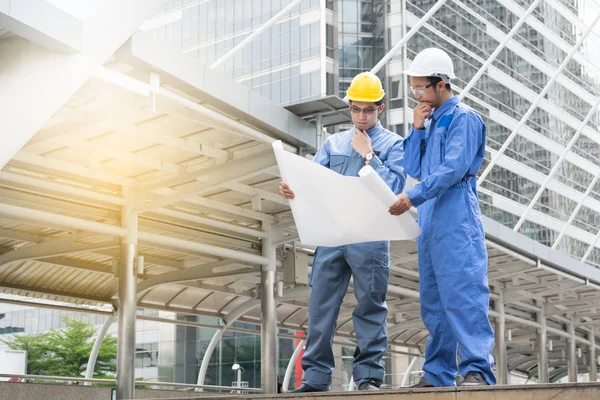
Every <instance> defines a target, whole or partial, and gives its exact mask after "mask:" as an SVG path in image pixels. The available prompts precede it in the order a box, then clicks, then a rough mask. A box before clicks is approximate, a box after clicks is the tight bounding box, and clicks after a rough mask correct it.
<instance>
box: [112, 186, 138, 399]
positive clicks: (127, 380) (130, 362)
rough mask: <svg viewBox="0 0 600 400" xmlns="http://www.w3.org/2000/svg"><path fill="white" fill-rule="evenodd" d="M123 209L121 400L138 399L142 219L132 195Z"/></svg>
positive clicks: (119, 342)
mask: <svg viewBox="0 0 600 400" xmlns="http://www.w3.org/2000/svg"><path fill="white" fill-rule="evenodd" d="M125 194H126V198H127V204H125V205H124V206H123V207H122V208H121V225H122V226H123V228H125V229H127V230H128V233H127V235H126V236H124V237H123V238H121V253H120V258H119V309H118V312H119V338H118V343H117V399H118V400H125V399H133V398H135V391H134V390H135V368H134V367H135V365H134V360H135V312H136V296H137V288H136V286H137V276H136V270H135V268H134V259H135V255H136V247H137V241H138V240H137V234H138V218H137V214H136V213H135V211H134V208H133V206H134V201H133V197H132V195H131V193H125Z"/></svg>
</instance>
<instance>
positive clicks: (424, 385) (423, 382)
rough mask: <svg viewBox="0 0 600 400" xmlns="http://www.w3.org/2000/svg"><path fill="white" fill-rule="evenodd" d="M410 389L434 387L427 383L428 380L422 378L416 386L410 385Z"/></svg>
mask: <svg viewBox="0 0 600 400" xmlns="http://www.w3.org/2000/svg"><path fill="white" fill-rule="evenodd" d="M410 387H411V388H432V387H435V386H433V383H431V382H429V380H428V379H427V378H425V376H422V377H421V380H420V381H419V383H417V384H416V385H412V386H410Z"/></svg>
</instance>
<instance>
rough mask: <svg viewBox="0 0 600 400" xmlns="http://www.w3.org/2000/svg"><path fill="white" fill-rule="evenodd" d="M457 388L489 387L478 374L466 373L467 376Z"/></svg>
mask: <svg viewBox="0 0 600 400" xmlns="http://www.w3.org/2000/svg"><path fill="white" fill-rule="evenodd" d="M458 386H489V383H487V381H486V380H485V378H484V377H483V375H482V374H481V373H480V372H474V371H473V372H467V376H465V379H463V381H462V382H461V383H460V384H459V385H458Z"/></svg>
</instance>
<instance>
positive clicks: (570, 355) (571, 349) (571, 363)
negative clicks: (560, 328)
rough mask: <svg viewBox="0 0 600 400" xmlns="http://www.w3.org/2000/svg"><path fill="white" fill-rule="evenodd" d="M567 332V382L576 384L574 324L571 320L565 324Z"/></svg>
mask: <svg viewBox="0 0 600 400" xmlns="http://www.w3.org/2000/svg"><path fill="white" fill-rule="evenodd" d="M567 332H568V333H569V338H568V339H567V368H568V372H569V382H577V351H576V345H577V342H576V340H575V324H574V323H573V320H571V322H569V323H568V324H567Z"/></svg>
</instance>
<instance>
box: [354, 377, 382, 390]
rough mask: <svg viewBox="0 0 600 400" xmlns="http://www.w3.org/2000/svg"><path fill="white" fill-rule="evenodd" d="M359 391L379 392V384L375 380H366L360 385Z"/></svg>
mask: <svg viewBox="0 0 600 400" xmlns="http://www.w3.org/2000/svg"><path fill="white" fill-rule="evenodd" d="M358 390H379V383H377V381H376V380H375V379H365V380H364V381H362V382H361V383H360V385H358Z"/></svg>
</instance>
